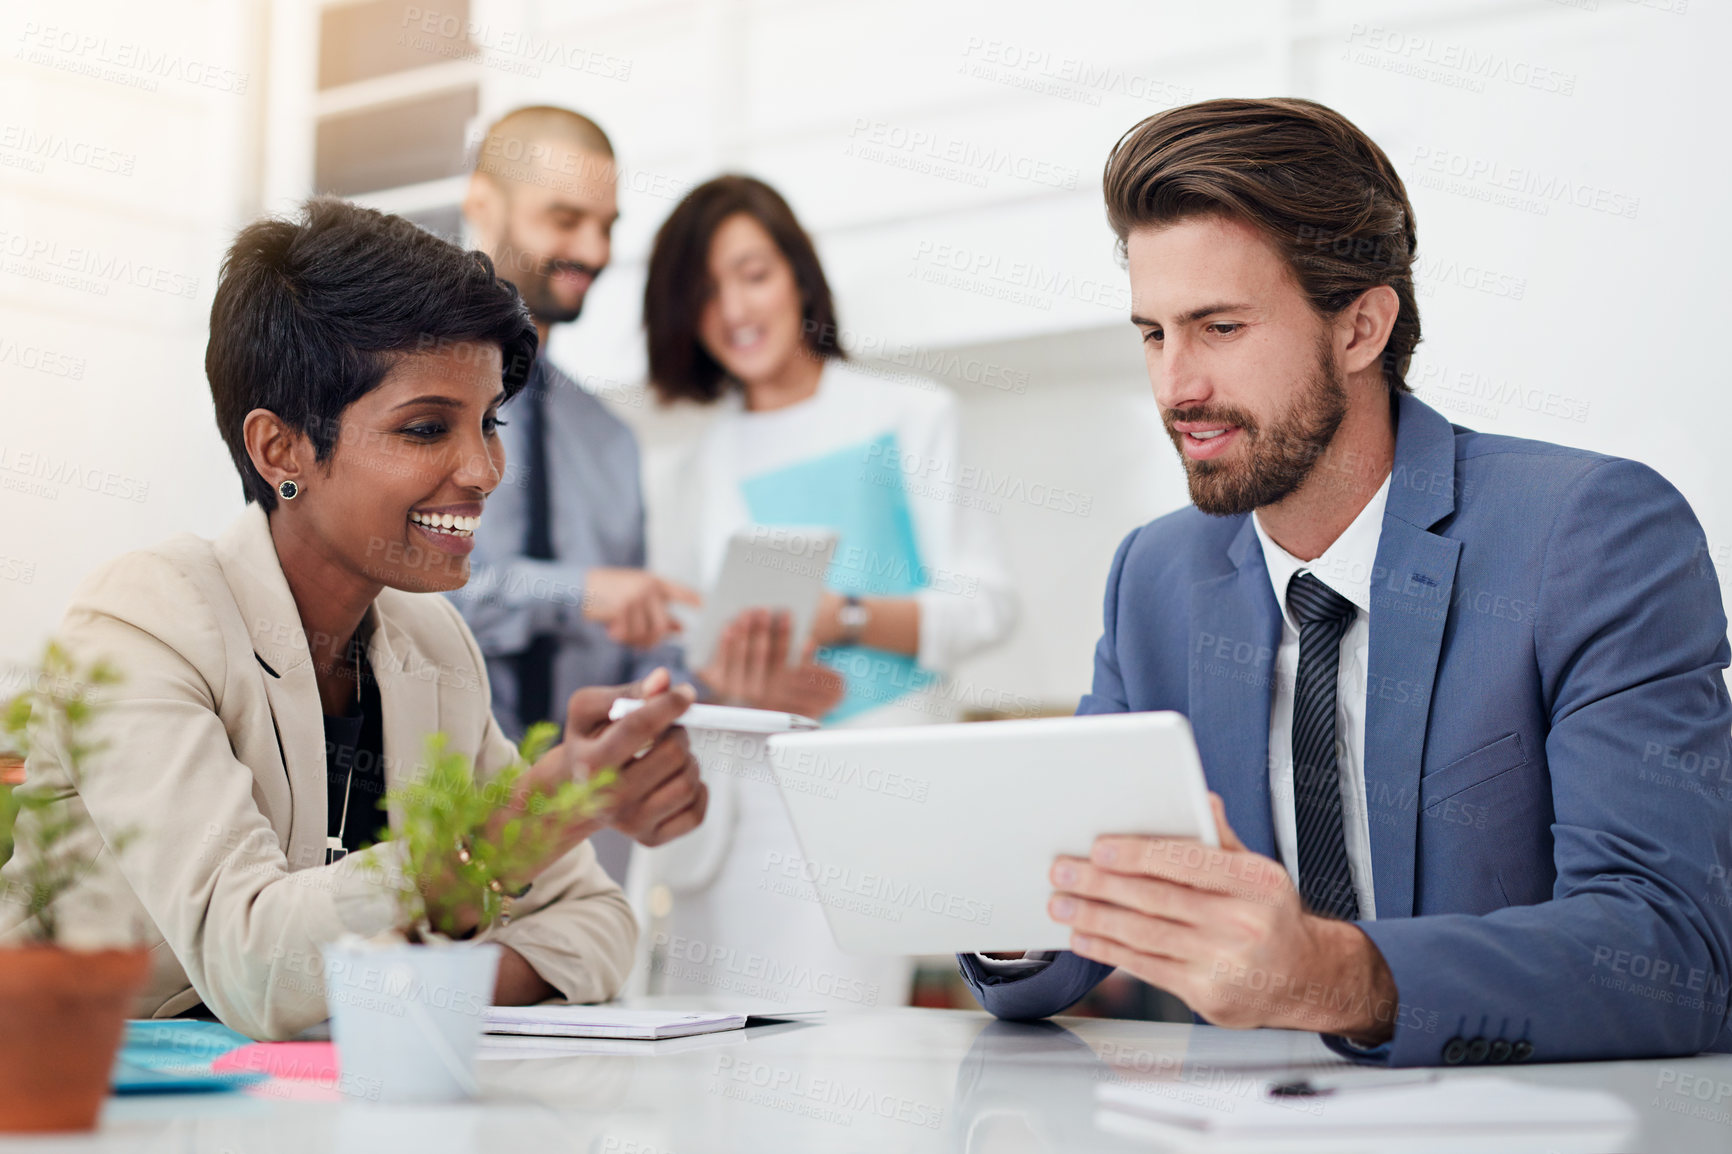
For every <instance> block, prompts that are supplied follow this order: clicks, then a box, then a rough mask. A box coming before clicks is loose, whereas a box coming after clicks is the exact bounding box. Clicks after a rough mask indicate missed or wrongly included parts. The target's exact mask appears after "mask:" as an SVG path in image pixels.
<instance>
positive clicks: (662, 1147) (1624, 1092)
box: [0, 999, 1732, 1154]
mask: <svg viewBox="0 0 1732 1154" xmlns="http://www.w3.org/2000/svg"><path fill="white" fill-rule="evenodd" d="M639 1001H640V1002H642V1003H649V1004H655V1003H657V1002H658V1001H659V1002H662V1003H663V1004H666V1003H667V1002H668V1001H671V999H663V1000H658V999H640V1000H639ZM690 1001H691V999H685V1000H684V1002H687V1003H689V1002H690ZM680 1041H683V1042H685V1043H687V1045H686V1046H684V1047H678V1048H676V1047H675V1044H673V1043H643V1045H644V1046H651V1045H654V1046H662V1047H668V1049H664V1050H658V1051H654V1052H650V1053H646V1054H644V1055H642V1056H639V1055H635V1054H634V1055H627V1056H571V1057H560V1058H534V1059H529V1058H524V1059H510V1060H504V1061H498V1060H486V1061H483V1062H481V1063H480V1067H481V1078H482V1083H483V1086H484V1088H485V1094H484V1097H483V1098H482V1099H481V1100H479V1101H476V1102H473V1103H466V1104H459V1105H448V1106H386V1105H380V1104H377V1103H371V1102H363V1101H354V1100H345V1099H342V1098H340V1097H338V1096H337V1095H336V1094H335V1093H334V1092H325V1091H318V1090H316V1089H313V1088H310V1087H307V1086H305V1084H302V1085H301V1086H299V1087H296V1085H295V1084H292V1083H278V1082H267V1083H262V1084H260V1085H259V1086H256V1087H254V1088H252V1089H251V1090H250V1091H247V1092H245V1093H228V1094H213V1095H185V1096H174V1095H168V1096H157V1097H140V1098H122V1099H110V1100H109V1102H108V1105H107V1107H106V1108H105V1112H104V1114H103V1119H102V1125H101V1127H100V1129H99V1130H98V1131H97V1133H95V1134H94V1135H89V1136H84V1137H81V1138H72V1139H67V1138H55V1139H52V1140H21V1139H13V1140H10V1141H0V1152H5V1154H10V1152H11V1151H14V1150H40V1151H45V1152H46V1151H53V1152H55V1154H82V1152H84V1151H122V1150H124V1151H129V1152H132V1151H144V1152H155V1151H161V1152H163V1154H168V1152H171V1151H172V1152H175V1154H182V1152H184V1154H204V1152H209V1154H252V1152H255V1151H256V1152H282V1154H324V1152H325V1151H337V1152H340V1154H386V1152H391V1151H415V1152H417V1154H467V1152H469V1151H500V1152H502V1154H503V1152H510V1154H531V1152H534V1154H539V1152H542V1151H573V1152H579V1151H581V1152H583V1154H700V1152H712V1151H751V1152H754V1154H762V1152H776V1151H802V1152H806V1151H832V1150H835V1151H927V1150H935V1151H936V1150H942V1151H995V1152H1005V1154H1011V1152H1016V1154H1021V1152H1035V1151H1043V1152H1044V1151H1050V1152H1053V1154H1072V1152H1080V1151H1092V1150H1101V1151H1128V1150H1144V1151H1148V1150H1178V1149H1200V1150H1210V1151H1219V1150H1226V1149H1232V1150H1244V1149H1255V1150H1259V1151H1261V1150H1276V1149H1309V1150H1325V1149H1326V1150H1328V1151H1331V1154H1342V1152H1344V1151H1359V1150H1365V1151H1371V1150H1376V1151H1389V1150H1400V1151H1418V1150H1426V1151H1432V1150H1437V1151H1443V1150H1450V1151H1456V1150H1470V1149H1471V1150H1473V1151H1474V1152H1475V1154H1482V1152H1485V1151H1518V1150H1519V1151H1536V1152H1538V1151H1570V1152H1578V1151H1581V1152H1586V1151H1617V1152H1623V1151H1651V1152H1654V1154H1687V1152H1690V1151H1715V1152H1718V1154H1724V1152H1726V1151H1729V1150H1732V1055H1722V1056H1714V1057H1699V1058H1689V1059H1679V1060H1658V1061H1644V1062H1603V1063H1586V1064H1572V1065H1550V1066H1535V1065H1526V1066H1505V1067H1501V1068H1496V1069H1495V1070H1493V1069H1490V1068H1486V1067H1480V1068H1477V1069H1470V1070H1462V1071H1459V1072H1458V1071H1448V1072H1446V1073H1445V1076H1446V1077H1455V1076H1461V1075H1463V1074H1485V1073H1492V1072H1496V1073H1501V1074H1504V1075H1506V1076H1508V1077H1510V1078H1515V1079H1519V1080H1522V1081H1525V1082H1533V1083H1536V1084H1544V1085H1556V1086H1572V1087H1594V1088H1603V1089H1605V1090H1609V1091H1611V1092H1612V1093H1614V1094H1616V1095H1618V1096H1619V1097H1620V1098H1622V1099H1624V1100H1625V1101H1626V1102H1628V1103H1629V1104H1630V1105H1631V1106H1632V1107H1633V1108H1634V1109H1635V1111H1636V1113H1637V1117H1638V1124H1637V1125H1638V1128H1637V1130H1636V1132H1635V1133H1633V1134H1607V1133H1604V1132H1600V1133H1592V1132H1588V1133H1584V1132H1580V1131H1578V1132H1574V1133H1571V1132H1568V1131H1561V1132H1552V1133H1533V1132H1529V1133H1526V1134H1512V1135H1504V1136H1497V1135H1489V1134H1478V1135H1473V1136H1468V1135H1463V1134H1457V1135H1453V1136H1451V1137H1450V1138H1449V1139H1448V1140H1447V1141H1444V1140H1443V1136H1441V1135H1438V1134H1430V1135H1425V1134H1415V1135H1410V1136H1408V1137H1407V1138H1402V1137H1398V1136H1391V1135H1379V1136H1377V1137H1375V1138H1372V1137H1369V1136H1368V1137H1367V1138H1365V1139H1363V1140H1361V1139H1348V1140H1344V1139H1341V1138H1339V1137H1338V1138H1335V1139H1332V1140H1330V1141H1329V1142H1327V1143H1323V1144H1321V1145H1319V1144H1318V1143H1317V1141H1316V1140H1315V1139H1313V1140H1312V1142H1311V1144H1309V1145H1306V1146H1294V1145H1292V1144H1290V1143H1284V1144H1280V1145H1270V1144H1259V1145H1256V1146H1253V1147H1247V1146H1242V1145H1233V1146H1230V1147H1229V1146H1225V1145H1222V1144H1220V1143H1218V1142H1216V1143H1208V1142H1204V1141H1201V1140H1198V1141H1196V1142H1193V1143H1191V1144H1188V1145H1154V1144H1151V1143H1150V1142H1149V1141H1147V1140H1131V1139H1127V1138H1123V1137H1119V1136H1117V1135H1115V1134H1113V1133H1110V1132H1108V1131H1106V1130H1102V1129H1100V1128H1099V1127H1098V1125H1097V1113H1098V1108H1097V1106H1096V1104H1095V1099H1094V1087H1095V1086H1096V1085H1097V1084H1098V1083H1099V1082H1100V1081H1101V1080H1103V1079H1111V1078H1115V1077H1121V1076H1127V1075H1128V1076H1131V1077H1137V1076H1141V1077H1148V1076H1151V1075H1155V1076H1165V1077H1173V1078H1181V1079H1183V1078H1192V1079H1196V1080H1198V1081H1199V1083H1202V1082H1205V1081H1207V1082H1209V1083H1210V1084H1212V1085H1214V1086H1215V1087H1216V1088H1217V1089H1218V1088H1219V1087H1220V1086H1221V1085H1222V1084H1223V1080H1229V1081H1230V1080H1231V1079H1235V1078H1241V1077H1242V1078H1243V1079H1244V1085H1245V1086H1246V1087H1247V1088H1248V1090H1247V1092H1257V1093H1260V1092H1261V1086H1262V1080H1263V1079H1264V1078H1267V1077H1269V1076H1270V1075H1271V1074H1273V1073H1274V1072H1275V1071H1277V1070H1278V1069H1280V1068H1282V1067H1289V1068H1290V1067H1293V1066H1304V1065H1306V1064H1310V1063H1331V1064H1333V1063H1335V1062H1336V1061H1337V1060H1336V1059H1334V1058H1333V1056H1332V1055H1330V1054H1329V1053H1328V1051H1326V1050H1324V1049H1323V1047H1322V1046H1321V1044H1320V1043H1318V1042H1317V1040H1316V1039H1315V1038H1314V1037H1313V1036H1312V1035H1308V1034H1298V1033H1289V1032H1286V1031H1276V1030H1263V1031H1255V1032H1242V1031H1228V1030H1217V1029H1213V1028H1209V1027H1192V1026H1183V1025H1171V1024H1158V1023H1149V1022H1131V1021H1109V1020H1100V1019H1085V1018H1062V1019H1058V1021H1057V1023H1056V1024H1054V1023H1041V1024H1035V1025H1019V1024H1013V1023H995V1022H993V1021H992V1019H991V1018H990V1017H988V1016H987V1015H985V1014H982V1013H978V1012H964V1011H955V1010H920V1009H906V1008H897V1009H880V1010H874V1011H867V1012H861V1013H854V1014H838V1013H831V1014H830V1015H829V1016H828V1017H827V1019H826V1020H824V1021H823V1022H822V1023H821V1024H803V1023H789V1024H779V1025H770V1026H758V1027H752V1028H749V1029H747V1030H744V1031H734V1032H730V1033H728V1034H725V1035H715V1036H712V1037H711V1038H707V1039H685V1040H680ZM699 1041H702V1042H704V1043H706V1044H703V1045H694V1044H692V1043H696V1042H699ZM1115 1066H1117V1067H1120V1069H1121V1070H1123V1071H1125V1073H1118V1072H1115V1069H1114V1067H1115ZM1137 1071H1141V1073H1140V1074H1139V1073H1137ZM1252 1071H1256V1072H1257V1073H1255V1074H1253V1073H1251V1072H1252ZM1253 1086H1255V1087H1256V1089H1255V1090H1254V1091H1253V1090H1250V1089H1249V1088H1250V1087H1253ZM1680 1086H1682V1087H1685V1088H1684V1089H1680V1088H1679V1087H1680ZM1704 1087H1706V1088H1707V1093H1706V1094H1704ZM1365 1092H1366V1093H1373V1092H1375V1091H1365ZM1716 1099H1717V1100H1716Z"/></svg>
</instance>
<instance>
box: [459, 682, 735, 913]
mask: <svg viewBox="0 0 1732 1154" xmlns="http://www.w3.org/2000/svg"><path fill="white" fill-rule="evenodd" d="M669 683H670V678H669V677H668V671H667V670H665V669H657V670H656V671H655V672H653V673H651V674H650V675H649V676H648V677H646V678H644V679H643V680H642V681H640V682H638V683H637V684H635V685H617V686H593V687H591V688H588V689H580V690H578V691H577V692H576V693H574V694H572V695H571V700H570V702H569V703H568V705H567V706H566V718H565V740H564V741H562V742H560V743H559V744H558V745H556V746H554V747H553V748H552V749H550V750H548V751H547V752H546V753H544V754H542V756H541V759H540V760H539V761H537V762H536V763H535V764H534V765H533V766H531V767H530V768H529V770H528V771H527V772H526V773H524V775H523V776H522V777H521V778H519V779H518V783H517V789H516V791H515V795H514V796H513V797H512V798H511V799H510V800H508V801H507V802H506V803H505V804H503V805H501V806H500V807H499V809H498V810H497V811H496V812H495V813H494V815H493V820H492V822H491V823H490V825H489V828H488V830H487V836H488V837H489V838H490V839H493V840H497V839H498V838H499V836H500V833H501V830H502V829H503V827H504V825H505V823H506V822H508V821H512V820H522V819H524V817H525V813H526V811H527V809H528V803H529V798H530V796H531V794H532V793H534V792H540V793H544V794H551V793H553V792H554V791H556V790H557V789H558V788H559V787H560V786H561V785H563V784H564V783H566V782H568V781H576V782H582V781H586V780H588V779H589V778H591V777H593V776H594V775H595V774H596V773H598V772H600V771H601V770H603V769H606V768H610V767H611V768H612V769H613V770H614V771H615V772H616V774H617V777H616V778H615V780H614V782H613V784H611V785H609V786H607V787H605V788H604V789H603V790H602V791H601V792H600V794H599V795H598V797H597V800H598V801H599V802H600V804H599V806H598V807H597V808H595V809H593V810H591V811H590V813H589V814H588V815H587V816H579V815H575V814H574V815H571V816H569V817H564V818H560V817H554V816H551V815H549V816H547V817H544V818H541V819H539V820H542V821H546V822H559V823H561V825H560V827H559V828H557V829H555V830H552V831H550V832H551V833H552V834H553V836H552V837H551V838H549V839H548V849H547V851H546V852H545V853H544V854H543V855H542V857H541V860H539V861H537V862H534V863H532V864H531V865H530V867H529V868H528V869H527V870H526V871H525V872H524V874H523V875H522V876H519V877H511V878H500V879H499V880H500V882H501V883H502V884H503V885H505V886H506V888H508V889H519V888H521V887H522V886H523V885H524V884H525V883H527V882H531V881H533V880H534V879H535V878H536V876H537V875H539V874H540V873H541V871H542V870H544V869H546V868H547V867H548V866H550V865H552V864H553V863H554V862H556V861H558V860H559V859H560V858H561V857H563V856H565V855H566V854H567V853H570V852H571V851H572V850H573V849H575V848H576V847H577V846H578V845H579V844H581V843H582V842H583V841H585V840H586V839H587V838H588V837H589V836H590V835H591V834H593V833H595V831H596V830H598V829H601V828H602V827H603V826H612V827H614V828H615V829H617V830H619V831H620V832H622V833H624V834H626V835H627V836H629V837H631V838H633V839H634V840H636V841H640V842H642V843H643V844H644V845H649V846H655V845H661V844H662V843H663V842H668V841H672V840H673V839H674V838H676V837H679V836H680V835H681V834H684V833H689V832H691V831H692V830H693V829H696V828H697V826H698V825H699V823H701V822H702V821H703V820H704V812H705V810H706V808H707V807H708V805H709V790H708V787H706V786H705V785H704V783H703V782H702V780H700V779H699V777H698V762H697V758H696V757H694V756H692V751H691V745H690V743H689V742H688V740H687V737H686V731H685V730H684V729H682V728H680V727H679V726H677V725H675V724H674V722H675V721H676V720H677V719H678V718H679V716H680V714H682V713H684V712H685V711H686V707H687V706H688V705H690V704H691V703H692V702H693V700H695V698H696V696H697V695H696V694H695V693H693V692H692V689H691V687H690V686H688V685H678V686H671V687H670V684H669ZM619 697H638V698H642V699H643V700H644V705H643V707H642V708H641V709H638V710H635V711H634V712H632V713H629V714H627V715H626V716H624V717H622V718H620V719H619V720H618V721H609V720H608V716H607V714H608V710H609V709H610V708H611V707H612V705H613V702H614V699H615V698H619ZM453 852H454V853H455V847H453ZM455 873H456V871H455V870H453V871H452V876H455ZM434 888H435V889H436V890H443V889H444V888H445V887H442V886H437V885H436V886H435V887H434ZM427 901H428V905H429V907H430V912H435V911H437V912H440V913H441V914H442V916H443V922H441V920H440V917H435V918H434V919H433V920H434V924H436V925H437V924H446V925H450V926H453V927H454V929H455V932H457V933H463V932H465V931H467V930H469V929H471V928H473V927H474V926H475V925H476V923H477V921H478V920H479V913H478V910H477V908H476V906H475V901H474V895H472V894H457V893H446V892H437V893H429V894H428V897H427Z"/></svg>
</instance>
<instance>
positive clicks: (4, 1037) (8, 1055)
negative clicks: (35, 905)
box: [0, 946, 150, 1133]
mask: <svg viewBox="0 0 1732 1154" xmlns="http://www.w3.org/2000/svg"><path fill="white" fill-rule="evenodd" d="M149 970H150V953H149V952H148V951H146V950H94V951H90V952H82V951H78V950H64V949H61V948H59V947H58V946H22V947H18V948H15V949H0V1022H4V1023H5V1025H4V1027H0V1132H3V1133H22V1132H25V1131H42V1130H89V1129H91V1128H93V1127H94V1126H95V1125H96V1116H97V1114H98V1113H99V1112H100V1111H101V1110H102V1100H103V1099H104V1098H106V1097H107V1096H108V1078H109V1072H110V1070H111V1069H112V1068H113V1066H114V1055H115V1051H116V1050H118V1049H119V1048H120V1037H121V1031H122V1030H123V1029H124V1028H125V1026H126V1015H127V1011H128V1010H129V1009H130V1007H131V1006H132V999H133V996H134V995H135V994H137V993H138V989H139V987H140V986H142V985H143V984H144V979H145V976H146V974H147V973H148V972H149Z"/></svg>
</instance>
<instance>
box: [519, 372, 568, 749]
mask: <svg viewBox="0 0 1732 1154" xmlns="http://www.w3.org/2000/svg"><path fill="white" fill-rule="evenodd" d="M547 385H548V379H547V373H546V372H545V371H544V369H543V366H542V364H541V362H539V361H537V362H536V365H535V368H534V369H532V370H531V371H530V374H529V384H528V385H527V386H526V387H525V388H524V390H523V393H524V395H523V400H522V409H521V412H522V413H523V437H524V440H525V442H526V443H527V444H526V448H527V449H528V457H529V460H528V462H527V465H528V467H527V468H526V469H525V471H524V480H525V481H526V482H527V483H528V486H529V494H528V496H529V525H528V531H527V533H526V534H525V539H524V542H523V555H524V556H525V557H530V558H533V559H535V560H538V561H551V560H553V510H552V504H553V501H552V496H553V495H552V492H551V491H550V490H551V479H550V478H549V477H548V475H547V457H548V452H547V434H548V429H547ZM558 652H559V639H558V638H556V637H553V636H551V635H549V634H546V633H538V634H536V635H535V636H534V637H532V638H530V639H529V648H528V649H526V650H524V651H523V652H522V653H520V654H518V655H517V662H516V664H517V723H518V725H520V726H521V727H522V728H523V729H525V730H527V729H528V728H529V727H530V726H531V725H534V724H535V723H536V722H538V721H542V720H546V719H549V717H550V716H551V714H552V713H553V708H554V701H553V659H554V656H555V655H556V654H557V653H558ZM558 720H560V721H563V720H564V716H563V714H562V715H561V717H560V718H558Z"/></svg>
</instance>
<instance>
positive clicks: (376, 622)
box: [367, 594, 473, 829]
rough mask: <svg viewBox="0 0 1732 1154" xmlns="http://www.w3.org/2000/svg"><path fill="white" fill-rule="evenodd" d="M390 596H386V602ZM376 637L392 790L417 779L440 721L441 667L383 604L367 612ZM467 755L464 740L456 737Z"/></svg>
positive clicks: (372, 647)
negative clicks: (431, 729)
mask: <svg viewBox="0 0 1732 1154" xmlns="http://www.w3.org/2000/svg"><path fill="white" fill-rule="evenodd" d="M388 595H389V594H384V595H381V600H383V599H384V597H385V596H388ZM367 624H368V625H370V626H371V627H372V634H371V636H370V637H369V639H368V642H367V661H368V663H369V664H370V665H371V666H372V668H373V677H374V679H375V680H376V681H377V682H378V686H379V706H380V708H381V709H383V710H384V712H385V718H384V724H383V726H382V730H383V733H384V735H385V767H384V768H385V787H386V788H387V789H390V788H392V787H394V786H396V785H398V784H400V783H402V782H403V781H404V780H405V779H406V778H411V777H413V776H414V775H415V774H416V772H417V770H418V768H419V766H420V764H421V749H422V745H423V743H424V742H425V740H426V738H427V734H428V731H429V730H428V727H429V726H430V725H433V724H437V720H436V719H437V718H438V717H439V681H440V670H439V667H438V666H437V665H436V664H435V663H434V662H432V661H430V660H428V659H427V657H426V656H425V655H424V654H422V653H421V651H420V650H419V649H418V648H417V647H416V646H415V644H414V642H413V641H412V640H411V638H410V636H409V634H408V633H407V632H406V631H405V630H403V629H400V628H398V627H397V625H396V623H395V622H393V621H392V620H391V618H390V617H389V616H388V615H387V614H385V613H383V612H381V611H380V607H379V602H378V601H375V602H374V603H373V607H372V608H370V609H368V610H367ZM451 737H452V740H453V741H454V742H455V743H456V744H457V747H458V748H460V749H463V750H464V751H465V752H473V751H471V750H468V749H467V747H466V746H465V745H464V744H463V743H464V739H465V735H464V734H452V735H451ZM399 816H400V815H399V813H398V810H397V807H395V806H393V807H392V808H391V810H390V820H391V827H392V828H393V829H396V828H398V827H399V821H398V819H399Z"/></svg>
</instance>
